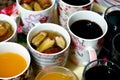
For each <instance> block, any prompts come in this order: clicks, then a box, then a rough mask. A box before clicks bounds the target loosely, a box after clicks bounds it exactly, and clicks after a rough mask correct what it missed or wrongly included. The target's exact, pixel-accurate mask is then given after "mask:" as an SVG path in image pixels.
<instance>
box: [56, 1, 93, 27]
mask: <svg viewBox="0 0 120 80" xmlns="http://www.w3.org/2000/svg"><path fill="white" fill-rule="evenodd" d="M81 1H82V0H80V2H81ZM83 1H84V0H83ZM93 2H94V0H89V2H88V3H86V4H84V5H83V4H82V5H72V3H71V4H69V3H68V2H65V1H64V0H58V11H59V14H58V15H59V21H60V24H61V25H62V26H63V27H65V28H66V27H67V25H66V23H67V19H68V17H69V16H70V15H71V14H72V13H74V12H76V11H80V10H92V7H93Z"/></svg>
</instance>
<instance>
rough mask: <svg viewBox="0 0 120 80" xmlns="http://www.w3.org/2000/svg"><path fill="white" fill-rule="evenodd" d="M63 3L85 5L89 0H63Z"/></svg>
mask: <svg viewBox="0 0 120 80" xmlns="http://www.w3.org/2000/svg"><path fill="white" fill-rule="evenodd" d="M63 1H64V2H65V3H68V4H71V5H76V6H77V5H78V6H79V5H85V4H88V3H89V2H90V0H63Z"/></svg>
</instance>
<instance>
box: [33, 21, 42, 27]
mask: <svg viewBox="0 0 120 80" xmlns="http://www.w3.org/2000/svg"><path fill="white" fill-rule="evenodd" d="M40 24H42V23H40V22H32V25H33V26H37V25H40Z"/></svg>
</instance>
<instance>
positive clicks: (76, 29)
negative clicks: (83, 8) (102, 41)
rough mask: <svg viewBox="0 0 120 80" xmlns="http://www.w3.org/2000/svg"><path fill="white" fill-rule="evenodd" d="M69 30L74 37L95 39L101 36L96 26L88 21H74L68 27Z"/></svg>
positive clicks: (99, 29)
mask: <svg viewBox="0 0 120 80" xmlns="http://www.w3.org/2000/svg"><path fill="white" fill-rule="evenodd" d="M70 29H71V31H72V32H73V33H74V34H75V35H77V36H79V37H81V38H85V39H95V38H98V37H100V36H101V35H102V34H103V32H102V29H101V28H100V26H99V25H98V24H96V23H95V22H91V21H88V20H79V21H76V22H74V23H73V24H72V25H71V26H70Z"/></svg>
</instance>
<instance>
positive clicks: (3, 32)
mask: <svg viewBox="0 0 120 80" xmlns="http://www.w3.org/2000/svg"><path fill="white" fill-rule="evenodd" d="M6 33H7V29H5V28H4V27H3V26H0V36H4V35H5V34H6Z"/></svg>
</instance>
